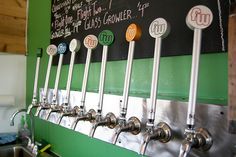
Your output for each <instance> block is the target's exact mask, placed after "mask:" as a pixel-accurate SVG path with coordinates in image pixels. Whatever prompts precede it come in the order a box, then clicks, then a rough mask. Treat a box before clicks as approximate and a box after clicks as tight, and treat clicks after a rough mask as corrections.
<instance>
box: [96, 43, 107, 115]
mask: <svg viewBox="0 0 236 157" xmlns="http://www.w3.org/2000/svg"><path fill="white" fill-rule="evenodd" d="M107 53H108V46H106V45H104V46H103V52H102V63H101V72H100V82H99V93H98V95H99V96H98V112H100V114H101V112H102V107H103V97H104V84H105V76H106V63H107Z"/></svg>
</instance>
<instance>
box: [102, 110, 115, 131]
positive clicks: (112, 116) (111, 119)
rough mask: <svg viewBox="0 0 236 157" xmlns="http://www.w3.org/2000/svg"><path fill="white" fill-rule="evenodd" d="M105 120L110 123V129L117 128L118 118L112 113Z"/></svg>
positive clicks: (108, 125)
mask: <svg viewBox="0 0 236 157" xmlns="http://www.w3.org/2000/svg"><path fill="white" fill-rule="evenodd" d="M105 119H106V120H108V121H109V123H107V127H108V128H110V129H113V128H115V127H116V125H117V118H116V116H115V115H114V114H113V113H112V112H109V113H107V114H106V116H105Z"/></svg>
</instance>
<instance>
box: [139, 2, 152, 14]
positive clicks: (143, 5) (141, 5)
mask: <svg viewBox="0 0 236 157" xmlns="http://www.w3.org/2000/svg"><path fill="white" fill-rule="evenodd" d="M149 6H150V4H149V3H143V4H142V3H141V2H138V5H137V8H138V11H140V12H141V16H142V17H143V16H144V12H145V9H147V8H148V7H149Z"/></svg>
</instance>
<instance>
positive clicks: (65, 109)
mask: <svg viewBox="0 0 236 157" xmlns="http://www.w3.org/2000/svg"><path fill="white" fill-rule="evenodd" d="M78 110H79V108H78V107H77V106H75V107H74V108H73V109H70V107H69V106H68V105H65V104H63V105H62V107H61V110H59V111H58V112H59V113H60V116H59V118H58V120H57V122H56V124H58V125H59V124H61V121H62V119H63V118H64V117H68V116H70V117H76V116H77V114H78Z"/></svg>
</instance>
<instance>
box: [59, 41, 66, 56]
mask: <svg viewBox="0 0 236 157" xmlns="http://www.w3.org/2000/svg"><path fill="white" fill-rule="evenodd" d="M66 51H67V44H66V43H60V44H59V45H58V46H57V53H58V54H64V53H66Z"/></svg>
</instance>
